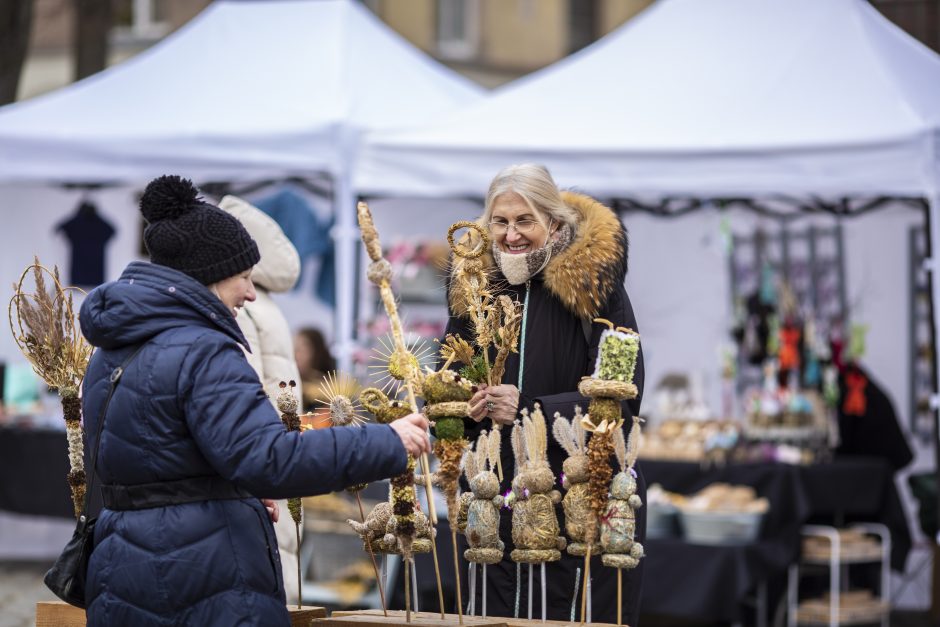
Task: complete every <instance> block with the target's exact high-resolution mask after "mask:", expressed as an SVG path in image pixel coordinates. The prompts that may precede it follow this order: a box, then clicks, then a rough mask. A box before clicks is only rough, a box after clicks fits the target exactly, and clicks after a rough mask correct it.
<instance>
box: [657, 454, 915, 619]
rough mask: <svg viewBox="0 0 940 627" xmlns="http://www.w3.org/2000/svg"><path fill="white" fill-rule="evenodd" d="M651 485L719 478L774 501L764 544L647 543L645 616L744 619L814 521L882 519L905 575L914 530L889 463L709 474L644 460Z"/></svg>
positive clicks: (841, 462)
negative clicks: (752, 597) (750, 600)
mask: <svg viewBox="0 0 940 627" xmlns="http://www.w3.org/2000/svg"><path fill="white" fill-rule="evenodd" d="M641 463H642V465H643V473H644V475H645V476H646V480H647V483H648V484H650V485H652V484H653V483H659V484H661V485H662V486H663V488H665V489H666V490H669V491H671V492H678V493H681V494H692V493H693V492H697V491H698V490H701V489H702V488H704V487H705V486H707V485H709V484H711V483H714V482H716V481H721V482H726V483H731V484H739V485H749V486H751V487H753V488H754V489H755V490H756V491H757V493H758V495H759V496H764V497H767V499H768V500H769V501H770V511H769V512H768V513H767V515H766V517H765V520H764V522H763V525H762V527H761V532H760V536H759V539H758V541H757V542H755V543H753V544H750V545H746V546H704V545H693V544H689V543H687V542H685V541H683V540H681V539H649V538H648V539H647V542H646V558H645V559H646V572H645V576H644V585H643V598H642V613H643V614H645V615H664V616H675V617H682V618H695V619H703V620H715V621H735V620H739V619H740V617H741V609H742V608H741V603H742V601H743V600H744V599H745V598H746V596H747V595H748V594H749V593H753V592H754V590H755V589H756V587H757V585H758V584H759V583H762V582H767V581H770V580H772V579H775V578H777V579H779V578H780V577H782V576H783V574H784V573H785V572H786V568H787V566H788V565H789V564H790V563H792V562H793V561H794V560H795V559H796V558H797V557H798V554H799V547H800V527H801V526H802V525H803V524H806V523H809V522H818V523H822V524H834V523H838V524H842V523H843V522H850V521H852V520H867V521H870V522H881V523H883V524H885V525H886V526H887V527H888V528H889V530H890V531H891V538H892V543H893V550H892V565H893V567H894V568H895V569H898V570H903V567H904V561H905V559H906V557H907V553H908V551H909V550H910V533H909V531H908V528H907V522H906V519H905V517H904V511H903V509H902V507H901V502H900V499H899V498H898V494H897V491H896V490H895V485H894V472H893V470H892V469H891V467H890V465H889V464H887V462H885V461H883V460H880V459H875V458H845V459H836V460H835V461H833V462H831V463H826V464H820V465H816V466H807V467H802V466H789V465H785V464H740V465H729V466H724V467H720V468H709V469H703V468H702V467H701V466H700V465H698V464H694V463H684V462H661V461H651V460H642V461H641Z"/></svg>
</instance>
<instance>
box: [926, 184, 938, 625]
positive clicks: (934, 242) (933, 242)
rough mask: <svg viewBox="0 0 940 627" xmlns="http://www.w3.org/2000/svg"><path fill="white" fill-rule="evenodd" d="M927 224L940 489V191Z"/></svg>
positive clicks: (930, 201)
mask: <svg viewBox="0 0 940 627" xmlns="http://www.w3.org/2000/svg"><path fill="white" fill-rule="evenodd" d="M924 218H925V220H926V223H927V250H926V261H927V289H928V291H929V293H930V300H929V303H928V306H929V307H930V343H931V346H933V350H932V351H931V352H930V367H931V371H932V375H933V394H932V395H931V397H930V410H931V412H932V413H933V425H934V432H933V435H934V438H933V445H934V460H935V464H936V473H937V474H936V479H937V485H940V414H938V411H937V410H938V409H940V396H938V390H940V369H938V368H937V328H938V327H940V307H938V306H937V305H938V303H940V281H938V280H935V278H936V277H935V276H934V273H935V272H936V271H937V270H938V268H940V260H937V259H935V258H934V254H936V253H938V252H940V191H938V190H932V191H931V193H930V194H929V195H928V197H927V206H926V208H925V211H924ZM937 511H940V494H938V502H937ZM933 540H934V559H936V557H937V556H938V555H940V532H938V533H937V537H936V538H934V539H933ZM938 572H940V571H938V569H937V568H936V566H935V567H934V581H933V586H932V588H933V593H932V594H931V613H932V614H933V616H934V618H938V617H940V599H938V598H937V595H938V593H940V592H938V588H940V582H938V581H936V579H937V576H938Z"/></svg>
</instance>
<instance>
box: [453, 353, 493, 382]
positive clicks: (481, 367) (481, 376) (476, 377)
mask: <svg viewBox="0 0 940 627" xmlns="http://www.w3.org/2000/svg"><path fill="white" fill-rule="evenodd" d="M458 372H460V376H461V377H463V378H464V379H469V380H470V381H472V382H474V383H485V382H486V361H485V360H484V359H483V353H477V354H476V355H474V356H473V363H470V364H465V365H464V367H463V368H461V369H460V370H459V371H458Z"/></svg>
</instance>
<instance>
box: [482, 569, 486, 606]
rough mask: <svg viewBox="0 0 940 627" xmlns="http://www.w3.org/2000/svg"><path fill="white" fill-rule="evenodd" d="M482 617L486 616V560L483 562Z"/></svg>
mask: <svg viewBox="0 0 940 627" xmlns="http://www.w3.org/2000/svg"><path fill="white" fill-rule="evenodd" d="M482 605H483V618H486V562H483V603H482Z"/></svg>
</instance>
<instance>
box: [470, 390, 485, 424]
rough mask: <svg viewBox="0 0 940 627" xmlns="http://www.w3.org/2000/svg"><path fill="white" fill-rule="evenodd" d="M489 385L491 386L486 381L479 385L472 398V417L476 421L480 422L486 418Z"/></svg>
mask: <svg viewBox="0 0 940 627" xmlns="http://www.w3.org/2000/svg"><path fill="white" fill-rule="evenodd" d="M488 387H489V386H488V385H486V384H485V383H481V384H480V385H478V386H477V391H476V392H475V393H474V394H473V396H472V397H471V398H470V402H469V405H470V418H471V419H473V420H474V421H476V422H480V421H481V420H483V419H484V418H486V415H487V409H486V389H487V388H488Z"/></svg>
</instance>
